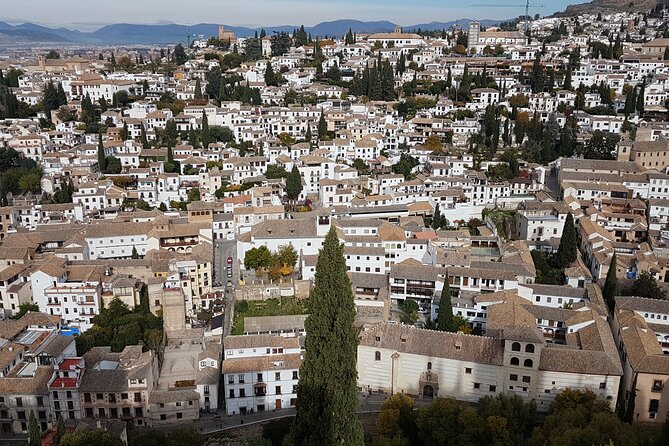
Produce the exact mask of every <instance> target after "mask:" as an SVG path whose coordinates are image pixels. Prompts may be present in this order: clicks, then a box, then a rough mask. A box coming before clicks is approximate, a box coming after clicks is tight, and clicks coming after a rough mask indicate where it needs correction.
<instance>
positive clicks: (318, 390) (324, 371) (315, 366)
mask: <svg viewBox="0 0 669 446" xmlns="http://www.w3.org/2000/svg"><path fill="white" fill-rule="evenodd" d="M343 249H344V248H343V245H342V244H341V243H340V242H339V239H338V238H337V233H336V232H335V229H334V228H331V229H330V232H329V233H328V235H327V237H325V242H324V243H323V248H322V249H321V250H320V252H319V256H318V263H317V264H316V276H315V280H314V288H313V290H312V291H311V294H310V296H309V316H308V317H307V320H306V321H305V324H304V326H305V328H306V331H307V337H306V344H305V357H304V362H303V363H302V367H301V368H300V382H299V385H298V389H297V397H298V402H297V414H296V417H295V422H294V424H293V428H292V431H291V434H290V438H289V443H291V444H293V445H296V446H297V445H299V446H335V445H336V446H340V445H346V446H362V445H363V444H364V439H363V431H362V426H361V424H360V421H359V419H358V415H357V412H358V395H357V393H358V392H357V383H356V381H357V375H358V373H357V368H356V356H357V345H358V338H357V333H356V329H355V326H354V325H353V321H354V319H355V304H354V302H353V293H352V291H351V282H350V280H349V278H348V276H347V275H346V260H345V259H344V256H343Z"/></svg>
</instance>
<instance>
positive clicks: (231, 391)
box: [228, 389, 235, 398]
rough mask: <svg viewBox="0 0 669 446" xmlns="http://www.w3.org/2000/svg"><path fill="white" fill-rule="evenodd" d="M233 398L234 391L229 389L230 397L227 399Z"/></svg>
mask: <svg viewBox="0 0 669 446" xmlns="http://www.w3.org/2000/svg"><path fill="white" fill-rule="evenodd" d="M234 397H235V389H230V396H229V397H228V398H234Z"/></svg>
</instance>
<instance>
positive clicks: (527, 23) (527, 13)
mask: <svg viewBox="0 0 669 446" xmlns="http://www.w3.org/2000/svg"><path fill="white" fill-rule="evenodd" d="M472 7H474V8H525V31H527V30H528V29H529V28H530V8H545V6H544V5H531V4H530V0H527V1H526V2H525V4H524V5H518V4H516V5H500V4H477V5H472Z"/></svg>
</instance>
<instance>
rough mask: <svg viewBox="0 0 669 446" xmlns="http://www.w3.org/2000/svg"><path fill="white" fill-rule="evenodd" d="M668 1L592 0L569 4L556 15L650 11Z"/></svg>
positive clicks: (668, 1) (668, 0)
mask: <svg viewBox="0 0 669 446" xmlns="http://www.w3.org/2000/svg"><path fill="white" fill-rule="evenodd" d="M667 3H669V0H592V1H591V2H590V3H581V4H577V5H569V6H567V9H566V10H565V12H564V13H559V14H556V16H575V15H579V14H596V13H599V12H601V13H613V12H649V11H650V10H651V9H653V8H654V7H655V6H657V5H661V4H667Z"/></svg>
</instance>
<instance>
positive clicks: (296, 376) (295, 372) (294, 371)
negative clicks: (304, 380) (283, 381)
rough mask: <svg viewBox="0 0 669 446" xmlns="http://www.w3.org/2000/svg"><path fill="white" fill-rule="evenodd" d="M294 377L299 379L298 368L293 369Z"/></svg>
mask: <svg viewBox="0 0 669 446" xmlns="http://www.w3.org/2000/svg"><path fill="white" fill-rule="evenodd" d="M293 379H299V378H298V375H297V370H293Z"/></svg>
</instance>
